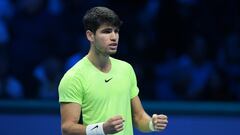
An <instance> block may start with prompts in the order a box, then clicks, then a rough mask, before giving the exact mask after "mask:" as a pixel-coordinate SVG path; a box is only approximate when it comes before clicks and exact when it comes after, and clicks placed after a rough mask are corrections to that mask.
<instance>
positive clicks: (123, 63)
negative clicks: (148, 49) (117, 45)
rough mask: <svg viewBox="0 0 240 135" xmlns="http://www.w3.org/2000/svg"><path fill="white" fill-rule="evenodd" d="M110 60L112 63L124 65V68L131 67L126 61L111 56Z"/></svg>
mask: <svg viewBox="0 0 240 135" xmlns="http://www.w3.org/2000/svg"><path fill="white" fill-rule="evenodd" d="M110 59H111V61H112V62H113V64H115V65H117V66H120V67H126V68H132V65H131V64H130V63H128V62H126V61H123V60H119V59H116V58H113V57H110Z"/></svg>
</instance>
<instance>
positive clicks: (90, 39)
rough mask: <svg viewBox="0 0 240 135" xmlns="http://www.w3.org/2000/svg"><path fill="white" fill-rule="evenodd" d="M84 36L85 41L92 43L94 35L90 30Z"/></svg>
mask: <svg viewBox="0 0 240 135" xmlns="http://www.w3.org/2000/svg"><path fill="white" fill-rule="evenodd" d="M86 36H87V39H88V40H89V41H90V42H93V41H94V33H93V32H91V31H90V30H87V31H86Z"/></svg>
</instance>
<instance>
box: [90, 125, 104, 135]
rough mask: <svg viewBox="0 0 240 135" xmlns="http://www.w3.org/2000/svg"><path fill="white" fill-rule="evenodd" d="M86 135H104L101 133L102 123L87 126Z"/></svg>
mask: <svg viewBox="0 0 240 135" xmlns="http://www.w3.org/2000/svg"><path fill="white" fill-rule="evenodd" d="M86 134H87V135H105V134H104V131H103V122H102V123H96V124H91V125H88V126H87V128H86Z"/></svg>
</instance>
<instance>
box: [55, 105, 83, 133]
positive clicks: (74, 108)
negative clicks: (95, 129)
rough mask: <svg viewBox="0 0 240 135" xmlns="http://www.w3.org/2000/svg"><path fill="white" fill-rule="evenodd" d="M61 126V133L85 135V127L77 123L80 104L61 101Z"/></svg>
mask: <svg viewBox="0 0 240 135" xmlns="http://www.w3.org/2000/svg"><path fill="white" fill-rule="evenodd" d="M60 110H61V128H62V134H63V135H86V127H85V126H83V125H81V124H78V121H79V118H80V114H81V106H80V105H79V104H77V103H61V105H60Z"/></svg>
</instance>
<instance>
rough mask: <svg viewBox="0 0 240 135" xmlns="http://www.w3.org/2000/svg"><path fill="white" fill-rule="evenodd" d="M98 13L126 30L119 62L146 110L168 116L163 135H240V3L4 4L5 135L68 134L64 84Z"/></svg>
mask: <svg viewBox="0 0 240 135" xmlns="http://www.w3.org/2000/svg"><path fill="white" fill-rule="evenodd" d="M93 6H107V7H109V8H111V9H113V10H114V11H115V12H116V13H117V14H118V15H119V16H120V18H121V20H122V21H123V25H122V27H121V31H120V43H119V50H118V53H117V54H116V55H115V56H113V57H115V58H119V59H122V60H125V61H127V62H129V63H130V64H131V65H132V66H133V67H134V69H135V72H136V75H137V79H138V86H139V88H140V94H139V96H140V98H141V99H142V102H143V105H144V107H145V109H146V111H147V112H148V113H149V114H152V113H156V112H157V113H165V114H167V115H168V116H169V127H168V128H167V129H166V130H165V131H164V132H163V133H162V134H163V135H165V134H166V135H176V134H184V135H193V134H194V135H202V134H205V135H212V134H218V135H226V134H229V135H236V134H239V131H237V125H238V126H239V125H240V1H238V0H228V1H224V0H114V1H113V0H92V1H87V0H0V134H1V135H15V134H18V135H42V134H45V135H53V134H54V135H57V134H60V115H59V104H58V91H57V89H58V84H59V81H60V79H61V77H62V76H63V75H64V73H65V72H66V71H67V70H68V69H69V68H70V67H71V66H72V65H74V64H75V63H76V62H77V61H78V60H79V59H81V58H82V57H84V56H85V55H86V54H87V52H88V49H89V44H88V41H87V39H86V38H85V32H84V29H83V25H82V17H83V15H84V13H85V12H86V10H88V9H89V8H91V7H93ZM135 134H137V135H138V134H139V135H140V134H141V133H139V132H138V131H137V130H136V131H135ZM152 134H155V133H152Z"/></svg>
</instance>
